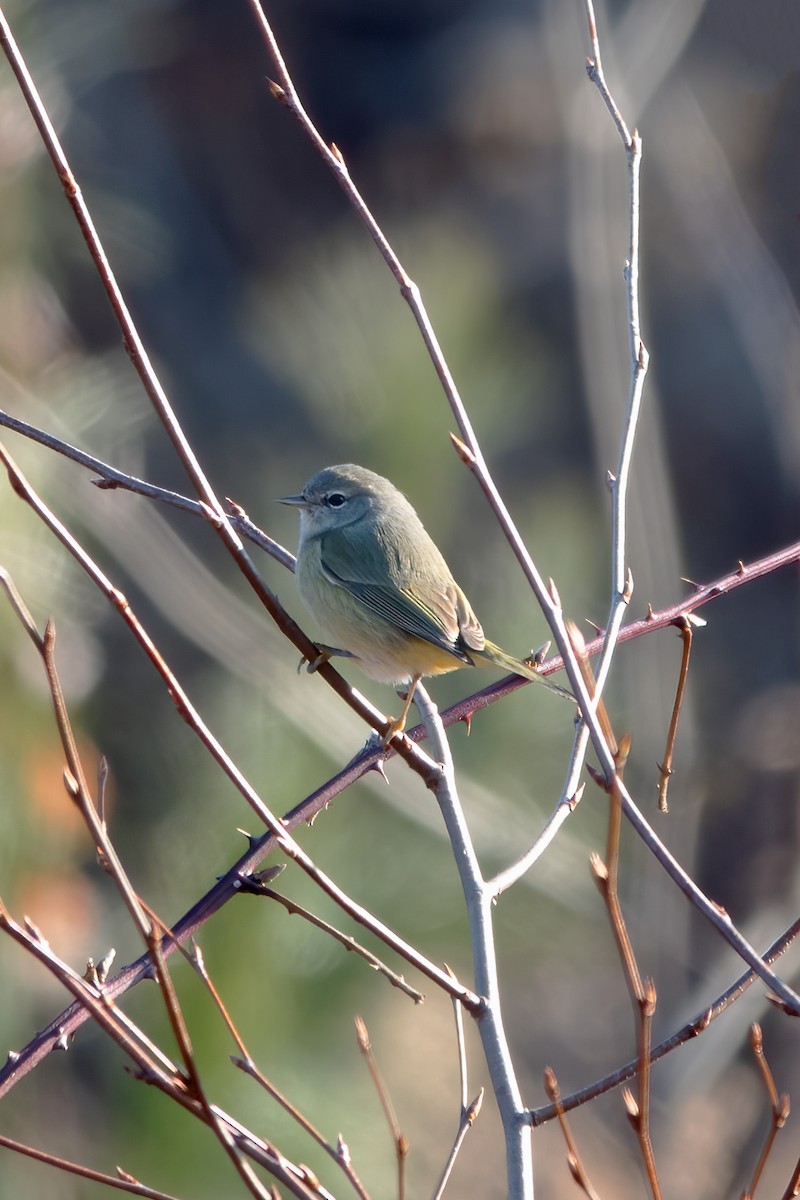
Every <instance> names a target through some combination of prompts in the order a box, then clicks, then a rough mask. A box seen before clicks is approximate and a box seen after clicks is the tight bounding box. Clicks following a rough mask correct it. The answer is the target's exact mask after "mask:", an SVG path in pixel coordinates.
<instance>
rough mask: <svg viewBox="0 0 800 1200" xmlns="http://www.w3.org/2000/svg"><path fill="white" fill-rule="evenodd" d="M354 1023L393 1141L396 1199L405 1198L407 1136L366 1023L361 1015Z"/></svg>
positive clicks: (402, 1199)
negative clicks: (373, 1048) (377, 1058)
mask: <svg viewBox="0 0 800 1200" xmlns="http://www.w3.org/2000/svg"><path fill="white" fill-rule="evenodd" d="M355 1023H356V1038H357V1039H358V1048H359V1050H360V1051H361V1054H362V1057H363V1059H364V1062H365V1063H366V1064H367V1070H368V1071H369V1075H370V1079H371V1080H372V1084H373V1087H374V1088H375V1091H376V1093H377V1095H378V1099H379V1100H380V1104H381V1108H382V1109H383V1115H384V1117H385V1118H386V1124H387V1126H388V1127H389V1133H390V1134H391V1138H392V1142H393V1143H394V1149H395V1156H396V1158H397V1200H405V1178H406V1159H407V1158H408V1150H409V1146H408V1138H407V1137H406V1135H405V1134H404V1133H403V1130H402V1129H401V1127H400V1122H399V1121H398V1119H397V1113H396V1111H395V1107H394V1104H393V1103H392V1097H391V1096H390V1095H389V1090H388V1088H387V1087H386V1084H385V1083H384V1082H383V1079H382V1078H381V1073H380V1071H379V1070H378V1064H377V1062H376V1061H375V1055H374V1054H373V1052H372V1043H371V1041H370V1037H369V1032H368V1030H367V1026H366V1023H365V1022H364V1020H363V1018H362V1017H356V1022H355Z"/></svg>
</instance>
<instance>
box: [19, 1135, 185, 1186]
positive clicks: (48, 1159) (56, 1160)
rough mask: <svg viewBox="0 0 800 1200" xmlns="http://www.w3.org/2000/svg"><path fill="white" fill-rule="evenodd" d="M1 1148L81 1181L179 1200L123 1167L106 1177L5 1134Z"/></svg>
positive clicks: (102, 1173)
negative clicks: (135, 1177)
mask: <svg viewBox="0 0 800 1200" xmlns="http://www.w3.org/2000/svg"><path fill="white" fill-rule="evenodd" d="M0 1146H3V1147H4V1148H5V1149H6V1150H13V1151H15V1152H16V1153H17V1154H24V1155H26V1157H28V1158H34V1159H36V1161H37V1162H41V1163H46V1164H47V1165H48V1166H50V1167H55V1168H56V1169H57V1170H59V1171H66V1172H67V1173H68V1174H70V1175H79V1176H80V1177H81V1179H91V1180H92V1182H93V1183H104V1184H105V1185H106V1187H110V1188H117V1189H118V1190H119V1191H121V1192H129V1193H130V1194H131V1195H132V1196H144V1197H145V1198H146V1200H177V1197H176V1196H173V1195H172V1193H171V1192H170V1193H167V1192H160V1191H158V1190H157V1189H156V1188H151V1187H147V1186H146V1185H145V1184H143V1183H139V1181H138V1179H134V1177H133V1176H132V1175H129V1174H128V1172H127V1171H123V1170H122V1168H121V1167H117V1171H118V1172H119V1174H118V1175H106V1174H105V1173H104V1172H103V1171H95V1170H94V1169H93V1168H92V1167H85V1166H83V1164H82V1163H76V1162H71V1161H70V1160H69V1159H68V1158H60V1157H59V1156H58V1155H57V1154H50V1153H49V1152H48V1151H47V1150H39V1149H37V1148H36V1147H35V1146H28V1145H26V1144H25V1143H24V1142H18V1141H15V1139H14V1138H10V1137H6V1135H5V1134H3V1133H0Z"/></svg>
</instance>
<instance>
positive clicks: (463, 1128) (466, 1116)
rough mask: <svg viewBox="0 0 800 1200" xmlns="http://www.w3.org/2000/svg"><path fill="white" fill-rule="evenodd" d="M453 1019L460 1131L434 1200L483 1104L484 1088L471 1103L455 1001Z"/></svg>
mask: <svg viewBox="0 0 800 1200" xmlns="http://www.w3.org/2000/svg"><path fill="white" fill-rule="evenodd" d="M453 1017H454V1019H455V1023H456V1049H457V1051H458V1078H459V1082H460V1089H461V1103H460V1105H459V1115H458V1129H457V1130H456V1135H455V1137H454V1139H453V1144H452V1146H451V1147H450V1153H449V1154H448V1156H447V1160H446V1162H445V1164H444V1167H443V1168H442V1174H441V1176H440V1177H439V1182H438V1184H437V1186H436V1190H435V1191H434V1193H433V1200H441V1196H442V1194H443V1192H444V1189H445V1187H446V1186H447V1181H448V1179H449V1178H450V1175H451V1173H452V1170H453V1167H454V1166H455V1161H456V1158H457V1157H458V1153H459V1151H460V1149H461V1146H462V1145H463V1142H464V1138H465V1137H466V1136H467V1133H468V1132H469V1130H470V1129H471V1128H472V1126H473V1124H474V1123H475V1120H476V1119H477V1116H478V1113H479V1112H480V1110H481V1105H482V1104H483V1088H481V1089H480V1091H479V1092H478V1094H477V1096H476V1097H475V1098H474V1100H472V1102H471V1103H470V1102H469V1099H468V1097H469V1092H468V1088H469V1082H468V1079H467V1046H466V1041H465V1039H464V1012H463V1009H462V1007H461V1005H460V1004H457V1003H456V1001H455V1000H454V1001H453Z"/></svg>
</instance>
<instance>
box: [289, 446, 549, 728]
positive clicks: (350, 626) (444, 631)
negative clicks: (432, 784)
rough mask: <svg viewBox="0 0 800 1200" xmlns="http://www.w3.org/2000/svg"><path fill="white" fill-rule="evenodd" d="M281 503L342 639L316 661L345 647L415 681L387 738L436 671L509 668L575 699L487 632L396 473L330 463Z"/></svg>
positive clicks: (317, 614) (304, 590)
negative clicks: (295, 523) (292, 510)
mask: <svg viewBox="0 0 800 1200" xmlns="http://www.w3.org/2000/svg"><path fill="white" fill-rule="evenodd" d="M280 503H281V504H291V505H294V506H295V507H296V508H298V509H299V510H300V542H299V545H298V549H297V565H296V568H295V574H296V578H297V586H298V589H299V591H300V596H301V598H302V599H303V601H304V603H305V605H306V607H307V608H308V609H309V611H310V612H311V614H312V616H313V617H314V618H315V619H316V620H317V621H318V622H319V624H320V625H321V626H322V628H323V629H324V630H325V632H326V634H327V635H328V636H330V637H331V638H332V639H333V641H334V643H335V645H334V646H320V656H319V658H318V659H316V660H315V662H313V663H311V664H310V666H309V670H313V669H315V668H316V667H318V666H319V665H321V663H323V662H326V661H327V660H328V658H330V657H331V656H332V655H335V654H345V655H346V656H347V657H350V658H353V659H355V660H356V662H357V663H358V665H359V666H360V667H361V669H362V670H363V671H364V673H365V674H366V675H369V676H370V678H372V679H377V680H379V681H380V682H382V683H393V684H402V685H409V686H408V690H407V693H406V701H405V707H404V709H403V712H402V714H401V716H400V717H399V719H396V720H395V719H393V720H391V721H390V723H389V726H388V728H387V730H386V732H385V733H384V735H383V739H382V740H383V744H384V746H386V745H388V744H389V742H390V741H391V740H392V738H393V737H394V736H395V735H396V734H398V733H402V731H403V729H404V728H405V723H406V718H407V716H408V711H409V709H410V707H411V702H412V700H413V697H414V690H415V688H416V686H417V683H418V682H419V681H420V679H422V678H424V677H425V676H427V675H440V674H442V673H443V672H445V671H454V670H458V669H459V668H461V667H478V666H487V667H492V666H494V667H501V668H502V669H503V670H505V671H510V672H512V673H513V674H515V675H521V676H522V677H523V679H531V680H535V681H536V682H538V683H544V684H546V686H548V687H550V688H551V689H553V690H555V691H557V692H560V693H561V694H562V695H565V696H569V698H570V699H572V696H571V695H570V693H569V692H566V691H565V690H564V689H563V688H559V687H557V686H556V685H554V684H550V683H548V682H547V681H546V680H544V679H542V677H541V675H539V674H538V673H537V671H536V669H535V668H534V667H533V666H529V665H528V664H526V663H523V662H520V661H519V660H518V659H516V658H513V657H512V656H511V655H510V654H506V652H505V650H501V649H500V647H499V646H495V645H494V643H493V642H489V641H487V640H486V638H485V637H484V634H483V630H482V628H481V626H480V622H479V621H478V618H477V617H476V616H475V613H474V612H473V611H472V608H471V606H470V603H469V601H468V600H467V598H466V596H465V595H464V593H463V592H462V590H461V588H460V587H459V586H458V584H457V583H456V581H455V579H454V578H453V575H452V573H451V571H450V568H449V567H448V565H447V563H446V562H445V560H444V558H443V557H442V555H441V553H440V551H439V549H438V547H437V546H436V544H435V543H434V541H433V539H432V538H431V537H430V535H429V534H428V533H427V531H426V530H425V527H424V525H423V524H422V522H421V521H420V519H419V517H418V516H417V513H416V511H415V510H414V508H413V507H412V505H411V504H410V503H409V501H408V500H407V499H406V498H405V496H404V495H403V494H402V492H400V491H398V489H397V488H396V487H395V486H394V484H393V483H390V482H389V480H388V479H384V478H383V476H382V475H376V474H375V472H374V471H368V470H367V469H366V468H365V467H358V466H355V465H354V464H352V463H346V464H344V465H342V466H337V467H325V468H324V470H322V471H320V472H319V473H318V474H316V475H315V476H314V477H313V478H312V479H309V481H308V483H307V484H306V485H305V487H304V488H303V490H302V492H300V494H299V495H297V496H284V497H282V499H281V501H280Z"/></svg>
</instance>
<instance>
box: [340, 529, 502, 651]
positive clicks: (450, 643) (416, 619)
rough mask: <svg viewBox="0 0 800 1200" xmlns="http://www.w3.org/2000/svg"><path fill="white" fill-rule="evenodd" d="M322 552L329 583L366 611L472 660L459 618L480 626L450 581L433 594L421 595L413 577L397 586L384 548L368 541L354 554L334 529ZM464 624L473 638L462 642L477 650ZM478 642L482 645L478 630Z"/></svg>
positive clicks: (349, 543) (463, 598)
mask: <svg viewBox="0 0 800 1200" xmlns="http://www.w3.org/2000/svg"><path fill="white" fill-rule="evenodd" d="M320 549H321V564H322V569H323V571H324V572H325V576H326V578H327V579H328V580H329V582H330V583H333V584H336V585H337V586H338V587H344V588H347V590H348V591H349V592H350V593H351V595H353V596H355V597H357V599H359V600H360V601H361V603H362V604H363V605H364V607H365V608H366V609H368V611H369V612H371V613H373V614H374V615H375V616H377V617H381V618H382V619H383V620H384V621H388V622H389V624H390V625H394V626H396V627H397V628H398V629H402V630H404V631H405V632H406V633H410V634H413V635H414V636H415V637H418V638H422V639H423V641H426V642H430V643H431V644H432V645H434V646H439V647H440V648H441V649H442V650H446V651H447V652H448V653H450V654H452V655H454V656H455V657H456V658H458V659H461V661H462V662H471V661H472V660H471V659H470V657H469V655H468V654H467V653H466V651H465V650H464V649H462V647H461V645H460V641H461V635H462V628H461V620H462V618H463V617H464V615H465V613H469V615H470V616H471V618H472V621H473V622H474V625H475V626H476V627H477V629H478V631H480V625H478V623H477V620H476V618H475V616H474V614H473V613H472V610H471V609H470V607H469V604H468V603H467V601H466V598H465V597H464V595H463V593H462V592H461V590H460V589H459V587H458V585H457V584H456V583H454V582H453V581H452V579H450V578H448V581H447V584H446V585H445V586H444V587H443V588H442V589H441V590H440V591H438V592H436V593H435V594H427V593H428V592H430V589H426V595H425V596H424V597H423V596H422V595H421V594H420V590H419V586H418V584H416V582H415V580H414V579H413V578H411V579H410V580H409V581H408V583H403V584H401V583H399V582H395V580H394V579H393V578H392V571H391V568H390V563H389V561H388V560H387V558H386V556H385V554H384V553H383V550H382V547H381V546H380V545H376V544H375V543H372V542H370V541H369V540H368V539H366V538H365V539H363V542H362V544H361V545H359V547H358V553H357V555H356V554H355V553H354V552H353V548H352V543H351V541H350V539H349V538H347V537H344V536H343V535H342V534H341V532H340V531H338V530H331V531H330V532H328V533H326V534H324V535H323V537H322V545H321V547H320ZM448 574H449V573H448ZM465 623H466V625H467V627H468V628H469V629H470V634H471V637H472V640H469V638H467V639H465V641H466V644H467V645H468V646H471V647H472V648H473V649H477V648H479V647H477V646H475V644H474V641H475V634H474V629H473V628H472V627H470V626H469V622H465ZM480 644H481V646H482V645H483V634H482V632H481V634H480Z"/></svg>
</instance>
